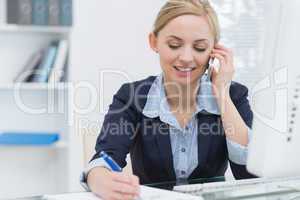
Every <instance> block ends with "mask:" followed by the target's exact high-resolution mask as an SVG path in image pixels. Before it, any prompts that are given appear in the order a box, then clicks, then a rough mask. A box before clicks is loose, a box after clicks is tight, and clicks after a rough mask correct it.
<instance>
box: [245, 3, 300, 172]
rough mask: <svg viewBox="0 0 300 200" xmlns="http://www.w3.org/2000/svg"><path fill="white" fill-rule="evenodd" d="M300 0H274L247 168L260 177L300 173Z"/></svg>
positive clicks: (254, 96) (268, 17)
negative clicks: (263, 75) (263, 74)
mask: <svg viewBox="0 0 300 200" xmlns="http://www.w3.org/2000/svg"><path fill="white" fill-rule="evenodd" d="M299 9H300V0H269V1H267V8H266V11H265V14H266V21H265V28H266V32H265V36H264V51H263V58H264V59H263V60H264V61H263V63H262V66H261V69H262V70H263V71H264V72H267V73H265V77H264V78H263V79H262V80H261V81H259V82H257V84H256V85H255V87H254V88H252V96H251V98H250V99H251V104H252V109H253V111H254V121H253V129H252V132H253V133H252V138H251V139H250V144H249V150H248V151H249V152H248V161H247V169H248V171H249V172H251V173H253V174H255V175H258V176H259V177H287V176H300V111H299V110H300V20H299V19H300V12H299Z"/></svg>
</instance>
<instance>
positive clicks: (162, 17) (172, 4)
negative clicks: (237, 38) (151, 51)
mask: <svg viewBox="0 0 300 200" xmlns="http://www.w3.org/2000/svg"><path fill="white" fill-rule="evenodd" d="M187 14H189V15H196V16H205V17H207V20H208V23H209V25H210V27H211V30H212V32H213V34H214V39H215V42H216V43H217V42H218V41H219V39H220V26H219V21H218V17H217V14H216V12H215V10H214V9H213V7H212V6H211V4H210V3H209V2H208V0H169V1H167V3H166V4H165V5H164V6H163V7H162V8H161V10H160V11H159V13H158V15H157V18H156V20H155V23H154V30H153V33H154V35H155V36H158V33H159V31H160V30H161V29H163V28H164V27H165V26H166V25H167V24H168V23H169V22H170V21H171V20H172V19H174V18H176V17H179V16H181V15H187Z"/></svg>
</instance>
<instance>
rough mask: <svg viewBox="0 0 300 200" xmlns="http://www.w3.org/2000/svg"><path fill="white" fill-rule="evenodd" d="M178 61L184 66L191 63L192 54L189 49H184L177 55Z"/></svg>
mask: <svg viewBox="0 0 300 200" xmlns="http://www.w3.org/2000/svg"><path fill="white" fill-rule="evenodd" d="M179 60H180V61H181V62H184V63H185V64H188V63H190V62H193V60H194V57H193V52H192V50H191V49H190V48H184V49H182V51H181V52H180V54H179Z"/></svg>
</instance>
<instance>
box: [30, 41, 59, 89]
mask: <svg viewBox="0 0 300 200" xmlns="http://www.w3.org/2000/svg"><path fill="white" fill-rule="evenodd" d="M57 48H58V46H57V42H56V41H55V42H52V43H51V44H50V46H49V47H48V48H47V49H46V51H45V54H44V56H43V58H42V61H41V63H40V64H39V66H38V67H37V68H36V69H35V70H34V73H33V76H32V79H31V82H39V83H46V82H47V81H48V77H49V74H50V72H51V70H52V67H53V64H54V62H55V58H56V55H57Z"/></svg>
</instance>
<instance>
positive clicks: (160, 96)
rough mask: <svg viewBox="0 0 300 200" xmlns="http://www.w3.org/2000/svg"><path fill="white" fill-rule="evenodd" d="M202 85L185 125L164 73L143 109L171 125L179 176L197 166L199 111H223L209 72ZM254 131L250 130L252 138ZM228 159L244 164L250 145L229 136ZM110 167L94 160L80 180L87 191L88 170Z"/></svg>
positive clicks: (201, 82) (182, 177) (99, 159)
mask: <svg viewBox="0 0 300 200" xmlns="http://www.w3.org/2000/svg"><path fill="white" fill-rule="evenodd" d="M199 81H200V88H199V90H198V93H197V106H196V112H195V113H194V114H193V116H192V118H191V120H190V121H189V122H188V124H187V126H186V127H184V128H182V127H181V126H180V125H179V123H178V122H177V120H176V117H175V116H174V115H173V114H172V113H171V112H170V107H169V104H168V102H167V99H166V93H165V89H164V85H163V75H162V74H161V75H159V76H157V78H156V79H155V80H154V82H153V83H152V85H151V87H150V90H149V93H148V95H147V101H146V104H145V107H144V109H143V114H144V115H145V116H147V117H150V118H155V117H159V118H160V120H161V121H162V122H165V123H167V124H169V125H170V126H169V127H170V140H171V147H172V155H173V166H174V170H175V174H176V178H177V179H185V178H187V177H188V176H189V175H190V174H191V173H192V172H193V170H194V169H195V168H196V167H197V165H198V140H197V130H198V123H197V118H196V114H197V113H199V112H201V113H204V114H215V115H220V111H219V108H218V105H217V102H216V99H215V97H214V95H213V94H212V88H211V82H210V81H209V79H208V78H207V76H206V75H204V76H202V78H201V79H199ZM250 136H251V131H250V129H248V137H249V139H250ZM226 141H227V149H228V156H229V159H230V160H231V161H232V162H234V163H237V164H240V165H245V164H246V161H247V154H248V147H247V146H242V145H240V144H238V143H236V142H234V141H231V140H230V139H226ZM99 166H104V167H106V168H108V169H109V166H107V164H106V163H105V162H104V161H103V160H102V159H101V158H98V159H95V160H93V161H92V162H91V163H89V165H88V167H87V169H86V170H85V171H84V172H83V173H82V175H81V183H82V185H83V186H84V187H85V188H86V189H87V190H88V187H87V185H86V183H85V182H84V181H83V180H86V176H87V174H88V172H89V171H90V170H91V169H93V168H94V167H99Z"/></svg>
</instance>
